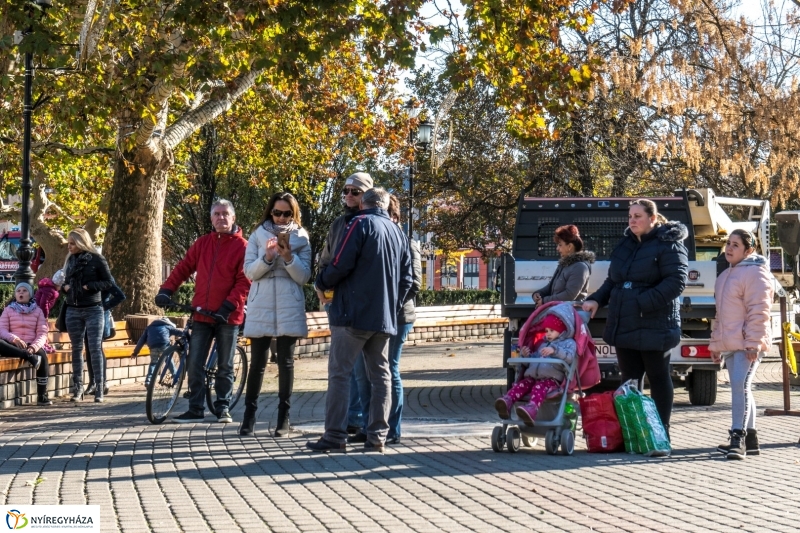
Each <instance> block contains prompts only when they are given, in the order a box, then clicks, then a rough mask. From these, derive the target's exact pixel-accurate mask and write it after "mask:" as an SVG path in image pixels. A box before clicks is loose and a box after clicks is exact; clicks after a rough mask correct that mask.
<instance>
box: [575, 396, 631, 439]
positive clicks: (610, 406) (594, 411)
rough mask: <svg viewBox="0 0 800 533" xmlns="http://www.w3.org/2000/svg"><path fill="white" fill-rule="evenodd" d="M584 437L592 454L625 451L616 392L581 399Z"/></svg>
mask: <svg viewBox="0 0 800 533" xmlns="http://www.w3.org/2000/svg"><path fill="white" fill-rule="evenodd" d="M580 404H581V418H582V419H583V436H584V437H585V438H586V446H587V448H588V449H589V452H590V453H609V452H621V451H624V450H625V441H624V440H623V439H622V427H621V426H620V425H619V419H618V418H617V410H616V409H615V408H614V391H608V392H599V393H596V394H590V395H589V396H586V397H585V398H581V399H580Z"/></svg>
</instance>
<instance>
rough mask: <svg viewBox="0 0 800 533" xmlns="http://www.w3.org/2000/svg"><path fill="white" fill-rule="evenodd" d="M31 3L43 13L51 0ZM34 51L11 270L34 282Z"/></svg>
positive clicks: (29, 59)
mask: <svg viewBox="0 0 800 533" xmlns="http://www.w3.org/2000/svg"><path fill="white" fill-rule="evenodd" d="M34 3H35V4H36V6H38V7H39V9H40V11H41V12H42V13H44V12H45V11H46V10H47V8H49V7H51V6H52V5H53V2H52V1H51V0H35V1H34ZM31 33H33V26H32V25H31V26H29V27H28V29H27V30H26V31H25V32H24V33H23V36H24V35H30V34H31ZM33 70H34V68H33V51H31V50H28V51H27V52H25V96H24V104H23V105H24V107H23V110H22V121H23V127H24V129H23V137H22V214H21V216H20V219H21V220H20V228H19V229H20V238H19V248H17V258H18V259H19V267H17V271H16V272H14V280H15V282H16V283H19V282H22V281H24V282H25V283H29V284H31V285H33V279H34V277H35V276H34V273H33V270H31V260H32V259H33V248H31V228H30V205H29V204H30V199H31V115H32V114H33V103H32V102H31V100H32V99H33Z"/></svg>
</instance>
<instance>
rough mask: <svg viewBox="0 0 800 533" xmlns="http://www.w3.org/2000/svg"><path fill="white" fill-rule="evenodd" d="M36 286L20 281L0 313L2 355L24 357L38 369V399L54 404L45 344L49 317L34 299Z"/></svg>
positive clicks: (38, 402) (0, 353)
mask: <svg viewBox="0 0 800 533" xmlns="http://www.w3.org/2000/svg"><path fill="white" fill-rule="evenodd" d="M32 296H33V287H31V286H30V285H29V284H27V283H24V282H21V283H17V287H16V288H15V289H14V300H12V301H11V303H10V304H8V306H7V307H6V308H5V309H3V313H2V314H0V356H2V357H15V358H19V359H24V360H25V361H27V362H28V363H30V364H31V366H33V367H34V368H35V369H36V392H37V398H36V403H37V404H39V405H51V404H52V403H53V402H51V401H50V399H49V398H48V397H47V378H48V365H47V354H46V353H45V351H44V345H45V343H46V342H47V330H48V327H47V319H46V318H45V317H44V313H42V310H41V309H40V308H39V306H38V305H36V302H35V301H33V300H32V298H31V297H32Z"/></svg>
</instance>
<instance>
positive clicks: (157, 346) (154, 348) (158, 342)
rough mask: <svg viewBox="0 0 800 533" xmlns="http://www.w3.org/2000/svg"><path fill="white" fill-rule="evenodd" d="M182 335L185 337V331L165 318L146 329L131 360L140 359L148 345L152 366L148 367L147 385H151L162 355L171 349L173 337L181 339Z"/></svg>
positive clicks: (145, 382)
mask: <svg viewBox="0 0 800 533" xmlns="http://www.w3.org/2000/svg"><path fill="white" fill-rule="evenodd" d="M181 335H183V330H181V329H178V327H177V326H176V325H175V323H174V322H172V321H171V320H170V319H169V318H167V317H165V316H164V317H161V318H159V319H158V320H154V321H153V322H151V323H150V325H148V326H147V327H146V328H145V330H144V333H142V336H141V337H139V342H137V343H136V347H135V348H134V349H133V353H132V354H131V359H136V358H137V357H139V352H141V351H142V348H144V345H145V344H147V348H148V349H149V350H150V366H148V367H147V377H146V378H145V380H144V384H145V385H149V384H150V380H151V379H152V378H153V372H155V371H156V364H158V360H159V358H160V357H161V354H163V353H164V350H166V349H167V348H168V347H169V338H170V337H172V336H175V337H180V336H181Z"/></svg>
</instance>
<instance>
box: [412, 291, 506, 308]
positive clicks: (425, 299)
mask: <svg viewBox="0 0 800 533" xmlns="http://www.w3.org/2000/svg"><path fill="white" fill-rule="evenodd" d="M499 303H500V293H499V292H498V291H490V290H483V291H479V290H471V289H461V290H454V291H419V294H418V295H417V305H418V306H420V307H423V306H435V305H464V304H499Z"/></svg>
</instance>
